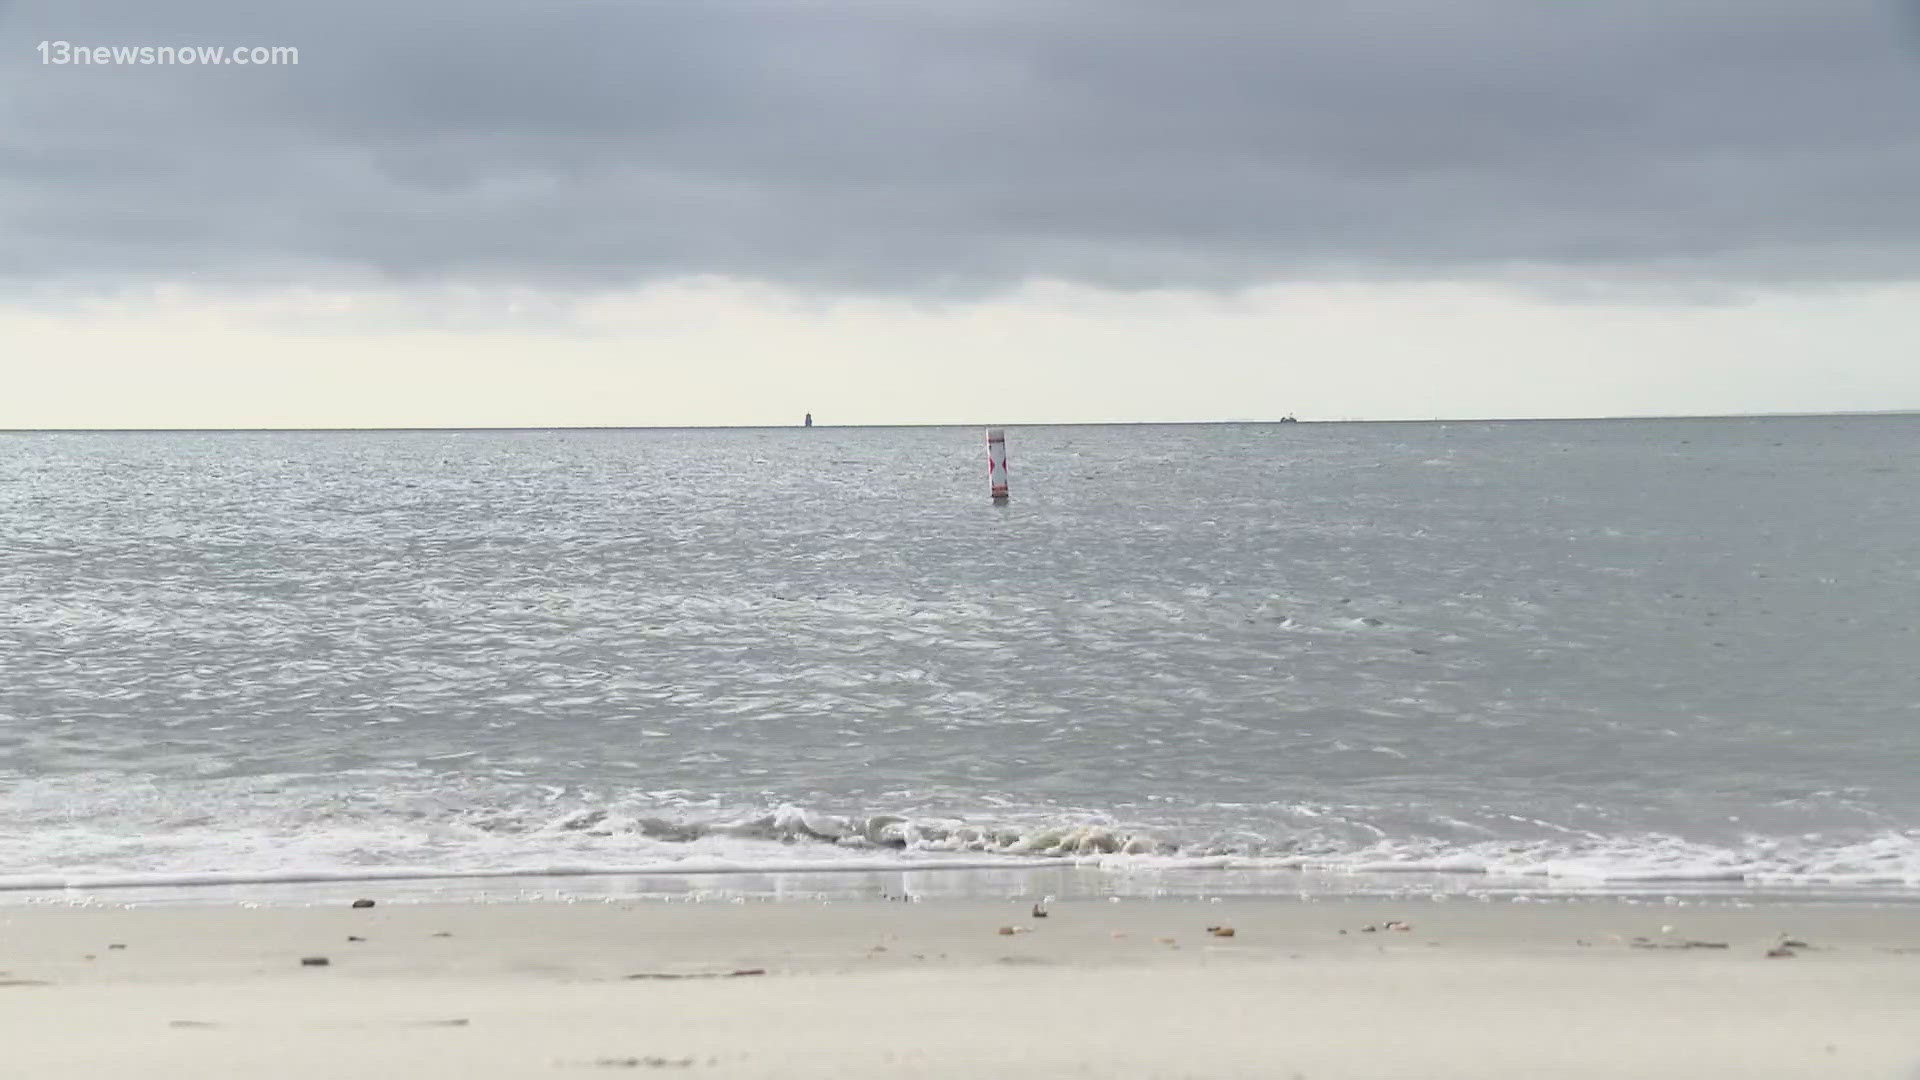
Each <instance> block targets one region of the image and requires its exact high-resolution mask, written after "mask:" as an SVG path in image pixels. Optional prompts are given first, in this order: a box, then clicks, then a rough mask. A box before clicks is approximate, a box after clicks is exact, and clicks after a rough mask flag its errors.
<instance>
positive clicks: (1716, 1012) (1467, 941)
mask: <svg viewBox="0 0 1920 1080" xmlns="http://www.w3.org/2000/svg"><path fill="white" fill-rule="evenodd" d="M1046 911H1047V915H1046V917H1045V918H1035V917H1034V915H1033V912H1032V900H1031V899H1027V900H1022V901H1019V902H1001V901H931V902H925V903H905V902H889V901H871V902H854V903H834V904H822V903H810V902H808V903H803V902H786V903H737V904H730V903H661V902H654V903H558V902H556V903H545V904H444V905H442V904H392V903H387V902H381V903H379V904H378V905H377V906H375V907H372V908H367V909H352V908H349V907H346V906H345V905H340V904H332V903H329V904H327V905H326V906H320V907H305V908H303V907H274V908H243V907H233V906H224V907H215V906H198V907H195V906H184V907H141V908H116V907H104V906H94V907H73V906H67V905H54V904H28V905H18V906H12V907H6V908H0V1046H4V1048H5V1050H4V1058H5V1066H4V1069H0V1071H4V1072H6V1073H7V1074H8V1075H19V1076H62V1077H206V1076H248V1077H254V1076H262V1077H264V1076H274V1077H336V1076H418V1077H434V1076H448V1077H453V1076H459V1077H521V1076H539V1075H556V1076H565V1075H603V1074H611V1075H624V1074H632V1073H652V1072H668V1073H673V1074H676V1075H700V1076H715V1077H734V1076H739V1077H893V1076H942V1077H960V1076H968V1077H977V1076H1010V1077H1011V1076H1126V1077H1281V1078H1286V1077H1293V1076H1299V1077H1305V1078H1312V1080H1325V1078H1338V1077H1461V1078H1466V1077H1508V1076H1511V1077H1523V1076H1524V1077H1588V1076H1591V1077H1627V1076H1632V1077H1666V1076H1672V1077H1681V1076H1686V1077H1703V1076H1715V1077H1718V1076H1729V1077H1731V1076H1740V1077H1789V1076H1791V1077H1854V1076H1859V1077H1890V1078H1897V1080H1911V1078H1913V1077H1916V1076H1920V1022H1916V1020H1915V1017H1916V1016H1920V908H1915V907H1900V906H1877V905H1866V904H1836V905H1829V906H1805V905H1785V904H1769V905H1761V906H1755V907H1737V906H1729V905H1724V904H1692V905H1681V906H1667V905H1661V904H1655V903H1646V904H1629V903H1623V902H1619V901H1573V902H1562V903H1532V904H1519V903H1509V902H1495V903H1482V902H1475V901H1468V900H1454V901H1451V902H1447V903H1434V902H1431V901H1409V902H1405V903H1388V902H1379V901H1351V900H1340V901H1322V902H1311V903H1308V902H1297V901H1282V900H1228V901H1224V902H1217V903H1208V902H1204V901H1126V902H1122V903H1107V902H1100V901H1075V902H1071V903H1057V904H1051V905H1048V906H1047V908H1046ZM1401 925H1404V926H1405V927H1406V929H1401V928H1399V926H1401ZM1209 927H1230V928H1231V929H1232V936H1230V937H1229V936H1216V935H1215V934H1213V933H1209V931H1208V928H1209ZM1368 927H1372V928H1373V929H1371V930H1369V929H1367V928H1368ZM1003 929H1012V930H1014V931H1016V932H1014V933H1003V932H1002V930H1003ZM355 939H358V940H355ZM1787 942H1793V943H1797V944H1785V943H1787ZM1769 954H1772V955H1769ZM320 958H324V959H325V961H326V962H325V963H324V964H318V963H314V964H303V963H302V961H303V959H315V960H317V959H320Z"/></svg>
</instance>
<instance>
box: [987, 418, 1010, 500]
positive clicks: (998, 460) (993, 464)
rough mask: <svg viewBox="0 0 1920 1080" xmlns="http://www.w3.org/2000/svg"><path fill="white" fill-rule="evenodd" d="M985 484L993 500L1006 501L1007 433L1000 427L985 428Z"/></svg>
mask: <svg viewBox="0 0 1920 1080" xmlns="http://www.w3.org/2000/svg"><path fill="white" fill-rule="evenodd" d="M987 486H988V487H989V489H990V490H991V491H992V493H993V501H994V502H997V503H1003V502H1006V501H1007V433H1006V432H1005V431H1003V430H1001V429H1000V428H988V429H987Z"/></svg>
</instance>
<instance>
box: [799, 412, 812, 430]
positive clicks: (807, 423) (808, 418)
mask: <svg viewBox="0 0 1920 1080" xmlns="http://www.w3.org/2000/svg"><path fill="white" fill-rule="evenodd" d="M800 426H801V427H812V426H813V414H812V413H808V414H807V419H806V422H805V423H803V424H801V425H800Z"/></svg>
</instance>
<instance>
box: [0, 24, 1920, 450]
mask: <svg viewBox="0 0 1920 1080" xmlns="http://www.w3.org/2000/svg"><path fill="white" fill-rule="evenodd" d="M272 7H273V6H272V5H259V4H257V3H240V2H238V0H178V2H174V3H169V4H167V5H154V4H152V3H150V2H145V0H0V376H3V377H4V379H5V386H4V391H3V392H0V428H60V427H302V426H319V427H381V426H408V427H411V426H494V425H503V426H548V425H555V426H559V425H574V424H580V425H614V426H622V425H675V424H689V425H692V424H786V423H795V422H798V420H799V418H800V416H801V415H802V414H803V413H806V412H812V413H813V414H814V415H815V417H816V419H817V420H818V421H819V422H821V423H930V422H957V423H984V422H1005V423H1035V422H1044V421H1101V420H1117V421H1135V420H1218V419H1272V418H1276V417H1278V416H1281V415H1285V414H1296V415H1299V416H1300V417H1302V418H1393V419H1399V418H1422V417H1436V416H1457V417H1465V416H1473V417H1507V416H1595V415H1649V414H1701V413H1760V412H1828V411H1856V410H1859V411H1888V410H1905V409H1920V319H1916V318H1915V313H1916V312H1920V197H1916V194H1915V193H1916V192H1920V5H1916V3H1915V2H1914V0H1823V2H1815V0H1747V2H1742V3H1737V4H1736V3H1719V2H1717V0H1702V2H1699V3H1694V4H1685V5H1673V4H1671V3H1666V2H1655V0H1618V2H1613V3H1608V4H1604V5H1603V4H1593V5H1577V6H1576V5H1560V4H1544V3H1538V2H1526V0H1448V2H1444V3H1443V2H1441V0H1380V2H1378V3H1365V4H1351V5H1324V4H1288V3H1273V2H1260V3H1254V2H1250V0H1249V2H1240V0H1221V2H1220V3H1217V4H1213V5H1208V6H1204V7H1195V6H1193V5H1174V4H1171V3H1163V2H1155V3H1147V2H1136V0H1103V2H1100V3H1095V2H1093V0H1027V2H1023V3H1013V2H1010V0H1007V2H1003V0H970V2H967V3H960V2H958V0H899V2H897V3H888V4H878V3H869V2H857V0H709V2H703V3H696V2H694V0H685V2H678V0H666V2H647V3H614V2H610V0H552V2H543V3H535V2H533V0H464V2H461V3H457V4H456V3H454V2H453V0H428V2H423V3H417V4H410V5H398V6H397V5H393V4H391V3H387V2H381V3H375V2H373V0H342V3H340V4H337V5H332V6H330V7H329V8H328V9H327V10H326V11H321V10H319V9H313V10H308V9H306V8H305V7H304V6H302V7H298V8H292V7H289V8H287V9H285V10H271V8H272ZM262 8H268V9H269V10H262ZM43 41H51V42H66V43H68V45H69V46H70V49H73V48H79V47H82V46H144V45H156V46H159V45H174V46H182V45H218V46H238V45H249V46H251V45H258V46H270V47H277V46H291V47H293V48H295V49H297V50H298V63H297V64H281V65H268V66H212V65H206V64H195V65H178V64H175V65H160V64H139V63H129V64H112V63H109V64H96V63H92V62H89V63H86V64H78V63H73V62H68V63H64V64H62V63H55V62H49V61H48V59H47V58H48V56H49V53H50V50H49V49H42V48H40V47H39V46H40V43H41V42H43ZM69 55H70V53H69Z"/></svg>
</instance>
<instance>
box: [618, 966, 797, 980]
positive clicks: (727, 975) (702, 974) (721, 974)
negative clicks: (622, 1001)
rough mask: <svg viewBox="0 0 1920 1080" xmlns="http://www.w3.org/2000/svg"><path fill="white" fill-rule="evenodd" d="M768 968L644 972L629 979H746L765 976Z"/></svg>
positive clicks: (630, 976)
mask: <svg viewBox="0 0 1920 1080" xmlns="http://www.w3.org/2000/svg"><path fill="white" fill-rule="evenodd" d="M766 973H767V969H766V968H737V969H735V970H733V971H642V972H640V973H638V974H636V975H629V976H627V978H629V979H656V980H659V979H669V980H677V979H744V978H746V977H748V976H750V975H765V974H766Z"/></svg>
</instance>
